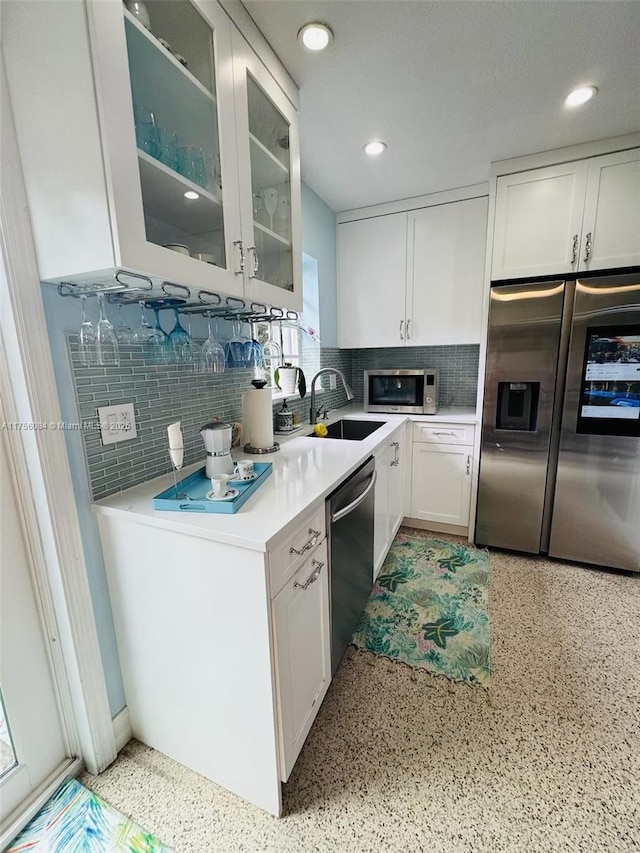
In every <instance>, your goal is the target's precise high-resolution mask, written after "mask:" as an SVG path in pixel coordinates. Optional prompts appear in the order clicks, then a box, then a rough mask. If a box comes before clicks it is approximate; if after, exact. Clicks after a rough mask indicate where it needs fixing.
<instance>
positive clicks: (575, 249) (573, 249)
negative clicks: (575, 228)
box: [571, 234, 578, 266]
mask: <svg viewBox="0 0 640 853" xmlns="http://www.w3.org/2000/svg"><path fill="white" fill-rule="evenodd" d="M577 260H578V235H577V234H574V235H573V244H572V246H571V266H573V265H574V264H575V262H576V261H577Z"/></svg>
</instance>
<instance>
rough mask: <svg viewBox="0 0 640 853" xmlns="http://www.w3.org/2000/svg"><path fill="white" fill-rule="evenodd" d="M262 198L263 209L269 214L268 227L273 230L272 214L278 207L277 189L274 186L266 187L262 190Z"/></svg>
mask: <svg viewBox="0 0 640 853" xmlns="http://www.w3.org/2000/svg"><path fill="white" fill-rule="evenodd" d="M262 199H263V201H264V206H265V210H266V211H267V213H268V214H269V229H270V230H271V231H273V215H274V213H275V212H276V210H277V208H278V190H277V189H275V188H274V187H267V189H266V190H263V191H262Z"/></svg>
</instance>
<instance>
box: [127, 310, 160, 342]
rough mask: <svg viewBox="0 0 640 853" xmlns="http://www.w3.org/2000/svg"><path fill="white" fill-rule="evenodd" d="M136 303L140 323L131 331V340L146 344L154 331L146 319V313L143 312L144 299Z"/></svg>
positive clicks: (153, 334)
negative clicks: (138, 308)
mask: <svg viewBox="0 0 640 853" xmlns="http://www.w3.org/2000/svg"><path fill="white" fill-rule="evenodd" d="M138 305H139V306H140V315H141V320H140V325H139V326H138V328H137V329H135V330H134V332H133V336H132V341H133V343H134V344H148V343H149V341H150V340H151V339H152V338H153V337H154V336H155V332H154V330H153V328H152V327H151V325H150V323H149V321H148V320H147V315H146V314H145V313H144V300H143V299H141V300H140V301H139V302H138Z"/></svg>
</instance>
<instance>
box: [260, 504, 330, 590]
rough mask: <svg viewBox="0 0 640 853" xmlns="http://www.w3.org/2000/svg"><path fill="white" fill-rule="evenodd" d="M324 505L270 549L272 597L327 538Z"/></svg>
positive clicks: (307, 515) (308, 515) (306, 516)
mask: <svg viewBox="0 0 640 853" xmlns="http://www.w3.org/2000/svg"><path fill="white" fill-rule="evenodd" d="M325 532H326V527H325V517H324V503H322V504H320V505H319V506H317V507H316V508H315V509H314V510H312V511H311V512H309V513H307V514H306V515H305V516H303V518H302V520H301V521H298V523H297V524H296V525H295V526H294V527H292V528H291V530H289V531H287V532H286V533H285V534H284V536H283V538H282V539H278V540H277V542H276V544H275V546H274V547H273V548H270V549H269V573H270V577H271V597H272V598H273V597H275V596H276V595H277V594H278V592H279V591H280V590H281V589H282V587H283V586H284V585H285V583H286V582H287V581H288V580H289V578H290V577H291V575H293V574H294V573H295V572H296V571H297V570H298V569H299V568H300V566H301V565H302V564H303V563H304V562H305V560H307V558H308V557H309V553H310V552H311V551H312V550H313V549H314V548H315V546H316V545H317V544H318V542H320V541H322V539H324V537H325Z"/></svg>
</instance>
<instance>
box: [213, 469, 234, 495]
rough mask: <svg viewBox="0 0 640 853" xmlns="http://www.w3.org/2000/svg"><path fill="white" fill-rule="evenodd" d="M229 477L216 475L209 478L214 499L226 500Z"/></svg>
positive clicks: (227, 475)
mask: <svg viewBox="0 0 640 853" xmlns="http://www.w3.org/2000/svg"><path fill="white" fill-rule="evenodd" d="M230 479H231V477H230V476H229V474H216V476H215V477H211V488H212V489H213V496H214V498H226V496H227V495H228V494H229V486H228V485H227V484H228V482H229V480H230Z"/></svg>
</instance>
